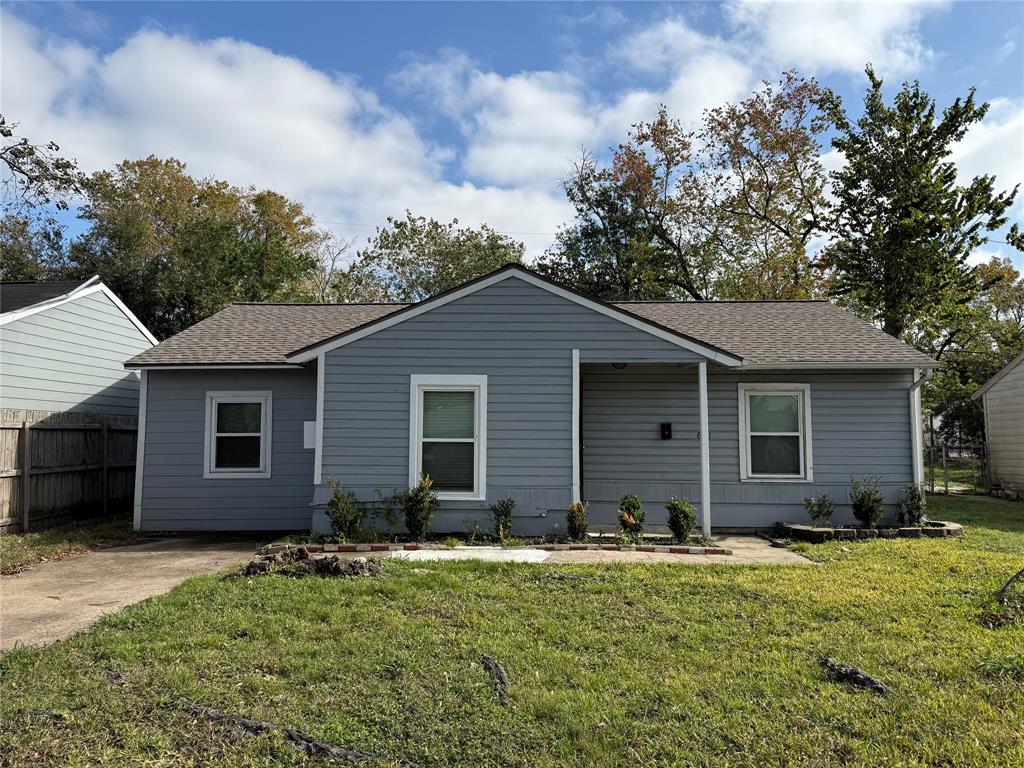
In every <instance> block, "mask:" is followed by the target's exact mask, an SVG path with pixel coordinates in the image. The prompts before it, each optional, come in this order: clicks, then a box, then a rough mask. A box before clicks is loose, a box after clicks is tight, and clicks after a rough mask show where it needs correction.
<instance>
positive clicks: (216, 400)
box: [203, 392, 271, 478]
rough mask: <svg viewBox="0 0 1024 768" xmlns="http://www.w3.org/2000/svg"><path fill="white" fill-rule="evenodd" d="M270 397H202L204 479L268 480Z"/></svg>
mask: <svg viewBox="0 0 1024 768" xmlns="http://www.w3.org/2000/svg"><path fill="white" fill-rule="evenodd" d="M270 406H271V394H270V393H269V392H207V393H206V451H205V453H206V461H205V469H204V473H203V476H204V477H207V478H226V477H233V478H267V477H270V424H271V408H270Z"/></svg>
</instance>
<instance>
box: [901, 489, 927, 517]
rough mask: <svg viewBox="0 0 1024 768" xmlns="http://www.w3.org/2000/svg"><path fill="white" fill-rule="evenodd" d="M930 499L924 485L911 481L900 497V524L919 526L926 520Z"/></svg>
mask: <svg viewBox="0 0 1024 768" xmlns="http://www.w3.org/2000/svg"><path fill="white" fill-rule="evenodd" d="M927 506H928V501H927V497H926V496H925V493H924V487H922V486H920V485H918V484H917V483H911V484H910V485H908V486H907V490H906V491H905V492H904V493H903V496H902V497H901V498H900V504H899V508H898V515H899V522H900V525H908V526H919V525H921V523H923V522H924V516H925V513H926V512H927V511H928V510H927Z"/></svg>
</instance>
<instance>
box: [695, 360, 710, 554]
mask: <svg viewBox="0 0 1024 768" xmlns="http://www.w3.org/2000/svg"><path fill="white" fill-rule="evenodd" d="M697 383H698V390H699V393H700V515H701V527H702V528H703V530H704V535H705V536H710V535H711V446H710V432H709V431H708V364H707V361H705V360H701V361H700V362H699V363H698V364H697Z"/></svg>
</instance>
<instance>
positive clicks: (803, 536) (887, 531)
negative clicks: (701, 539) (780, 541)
mask: <svg viewBox="0 0 1024 768" xmlns="http://www.w3.org/2000/svg"><path fill="white" fill-rule="evenodd" d="M933 523H934V524H932V525H923V526H913V527H905V528H897V527H888V528H853V527H845V528H830V527H827V526H816V525H806V524H804V523H776V524H775V530H776V533H777V535H779V536H783V537H788V538H793V539H800V540H801V541H811V542H816V543H817V542H822V541H830V540H832V539H875V538H879V539H896V538H901V539H917V538H921V537H922V536H924V537H929V538H943V537H945V536H963V535H964V529H963V526H961V525H960V524H959V523H947V522H941V521H938V520H936V521H933Z"/></svg>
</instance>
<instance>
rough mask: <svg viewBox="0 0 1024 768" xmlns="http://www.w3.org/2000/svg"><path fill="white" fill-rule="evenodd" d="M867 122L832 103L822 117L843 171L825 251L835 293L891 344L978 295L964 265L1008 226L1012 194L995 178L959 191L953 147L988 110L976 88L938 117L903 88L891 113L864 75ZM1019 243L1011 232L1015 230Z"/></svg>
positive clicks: (912, 87)
mask: <svg viewBox="0 0 1024 768" xmlns="http://www.w3.org/2000/svg"><path fill="white" fill-rule="evenodd" d="M866 72H867V76H868V80H869V87H868V90H867V94H866V96H865V98H864V114H863V115H862V116H861V117H860V119H858V120H857V121H856V122H851V121H850V119H849V118H848V117H847V116H846V113H845V111H844V109H843V106H842V102H841V100H840V99H839V97H838V96H836V95H834V94H829V95H828V96H827V97H826V98H825V99H824V100H823V108H824V111H825V113H826V115H827V116H828V118H829V119H830V120H831V122H832V123H834V125H835V126H836V131H837V135H836V136H835V137H834V138H833V140H832V145H833V147H835V149H837V150H838V151H839V152H841V153H842V154H843V156H844V157H845V160H846V164H845V166H844V167H843V168H842V169H841V170H838V171H835V172H834V173H833V174H832V180H833V184H832V191H833V195H834V197H835V198H836V203H835V206H834V215H833V217H832V229H833V235H834V241H833V242H832V244H831V245H830V246H829V248H828V249H827V251H826V263H827V265H828V267H829V268H830V270H831V273H832V274H831V290H832V293H833V295H835V296H838V297H841V298H842V299H844V300H845V301H846V302H848V303H850V304H851V305H852V306H854V307H856V308H858V309H859V310H860V311H861V312H863V313H864V314H865V315H866V316H867V317H869V318H871V319H873V320H875V321H877V322H879V323H880V324H881V327H882V329H883V330H884V331H885V332H886V333H888V334H890V335H892V336H896V337H901V336H903V335H904V333H905V332H907V331H910V330H913V329H915V328H916V327H918V326H920V325H921V324H922V323H927V322H932V321H934V320H935V319H936V318H937V317H940V316H941V315H942V314H944V313H945V314H947V315H948V314H949V313H950V312H953V311H955V310H953V309H952V308H954V307H957V306H963V305H965V304H966V303H968V302H969V301H970V300H971V299H972V297H973V296H974V295H975V294H976V293H977V291H978V290H979V288H978V281H977V278H976V276H975V275H974V273H973V271H972V270H971V268H970V267H969V266H968V264H967V257H968V255H970V254H971V253H972V252H973V251H974V250H975V249H977V248H978V247H979V246H981V245H983V244H985V243H986V242H987V241H988V239H989V233H991V232H993V231H994V230H997V229H999V228H1000V227H1002V226H1004V225H1005V224H1006V222H1007V217H1006V211H1007V210H1008V209H1009V207H1010V205H1011V204H1012V203H1013V200H1014V197H1015V196H1016V193H1017V188H1016V187H1014V189H1013V190H1012V191H1010V192H997V191H996V190H995V178H994V177H993V176H988V175H986V176H979V177H976V178H974V179H973V180H972V181H971V182H970V183H968V184H967V185H966V186H961V185H959V184H958V183H957V172H956V167H955V165H954V164H953V163H952V162H951V161H950V159H949V157H950V153H951V149H952V147H953V145H954V144H956V143H957V142H958V141H960V140H961V139H963V138H964V136H965V135H966V134H967V131H968V130H969V129H970V127H971V126H972V125H974V124H976V123H978V122H980V121H981V120H982V119H983V118H984V116H985V113H986V112H987V111H988V105H987V104H976V103H975V100H974V89H973V88H972V89H971V91H970V92H969V94H968V96H967V98H966V99H959V98H958V99H957V100H956V101H954V102H953V104H952V105H950V106H949V107H948V108H947V109H945V110H944V111H943V112H942V113H941V115H940V114H939V113H938V111H937V109H936V105H935V100H934V99H932V98H931V97H930V96H929V95H928V94H927V93H925V92H924V91H922V90H921V86H920V83H918V82H914V83H904V85H903V87H902V88H901V90H900V92H899V93H898V94H897V95H896V97H895V99H894V100H893V103H892V105H891V106H889V105H887V104H886V102H885V99H884V97H883V95H882V81H881V80H880V79H879V78H878V77H877V76H876V75H875V73H874V71H873V70H872V68H871V67H870V66H868V67H867V69H866ZM1012 236H1013V238H1014V239H1016V237H1017V232H1016V229H1014V231H1013V235H1012Z"/></svg>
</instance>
